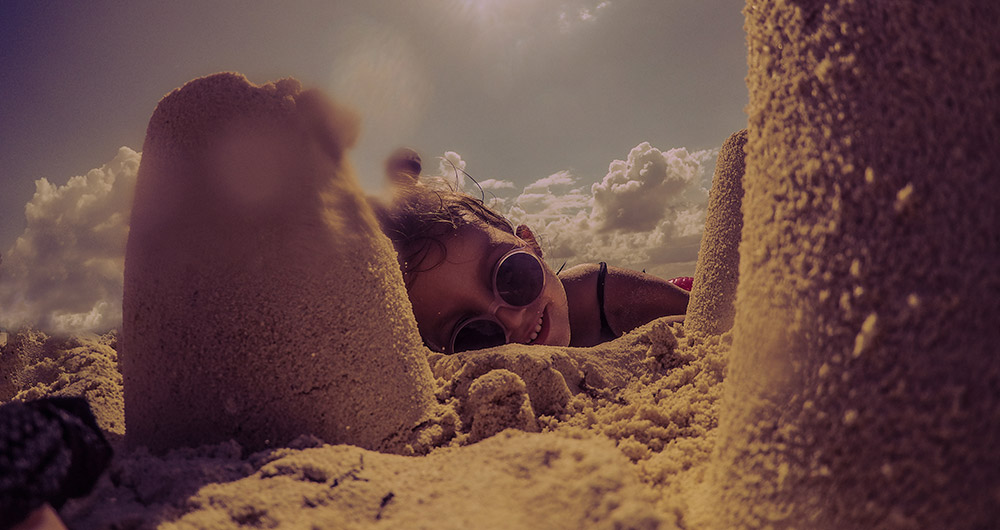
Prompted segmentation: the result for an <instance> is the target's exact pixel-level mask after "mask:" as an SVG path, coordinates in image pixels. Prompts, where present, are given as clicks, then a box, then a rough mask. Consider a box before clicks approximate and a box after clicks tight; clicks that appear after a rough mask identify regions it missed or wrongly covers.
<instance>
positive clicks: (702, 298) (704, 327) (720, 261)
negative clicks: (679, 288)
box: [684, 129, 747, 335]
mask: <svg viewBox="0 0 1000 530" xmlns="http://www.w3.org/2000/svg"><path fill="white" fill-rule="evenodd" d="M746 143H747V131H746V130H745V129H744V130H742V131H738V132H735V133H733V135H732V136H730V137H729V138H728V139H726V141H725V143H723V144H722V148H721V149H720V150H719V158H718V161H717V162H716V163H715V174H714V175H713V176H712V189H711V190H709V193H708V211H707V213H706V214H705V232H704V234H703V235H702V236H701V247H700V248H699V249H698V264H697V266H696V267H695V271H694V283H695V285H703V286H704V287H703V288H700V289H697V290H696V291H695V292H693V293H691V300H690V301H689V302H688V308H687V315H686V317H685V320H684V322H685V328H686V329H687V330H688V332H689V333H703V334H707V335H719V334H721V333H725V332H726V331H729V329H730V328H732V327H733V320H734V319H735V318H736V306H735V301H736V286H737V285H738V284H739V274H740V271H739V268H740V253H739V245H740V235H741V233H742V230H743V210H742V204H743V173H744V158H745V154H744V152H743V147H744V146H745V145H746Z"/></svg>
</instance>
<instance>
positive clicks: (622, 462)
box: [4, 322, 729, 529]
mask: <svg viewBox="0 0 1000 530" xmlns="http://www.w3.org/2000/svg"><path fill="white" fill-rule="evenodd" d="M728 341H729V338H728V335H723V336H721V337H718V336H716V337H711V338H708V339H707V340H706V339H700V338H691V337H684V336H683V328H682V327H681V326H680V325H677V324H673V325H669V324H667V323H665V322H654V323H651V324H650V325H647V326H645V327H643V328H640V329H638V330H636V331H634V332H632V333H630V334H628V335H626V336H625V337H622V338H621V339H619V340H617V341H615V342H612V343H608V344H605V345H602V346H598V347H595V348H590V349H572V348H551V347H535V348H525V347H518V346H508V347H502V348H496V349H493V350H486V351H483V352H477V353H465V354H460V355H455V356H443V355H440V354H433V355H431V356H430V358H429V361H430V366H432V367H433V376H434V377H435V380H436V385H435V386H436V398H437V401H438V402H439V404H440V407H441V408H442V410H445V411H447V412H446V414H445V416H448V415H450V419H451V421H440V422H438V423H437V424H436V425H437V430H435V429H426V430H425V434H424V435H425V436H426V437H427V438H426V440H425V442H426V443H427V444H428V445H435V444H436V445H437V446H439V447H438V448H437V449H435V450H434V451H432V452H430V454H429V455H427V456H420V457H417V456H410V457H406V456H395V455H389V454H384V453H378V452H374V451H369V450H365V449H362V448H360V447H356V446H350V445H327V444H324V442H323V441H322V440H320V439H319V438H317V437H315V436H310V435H304V436H300V437H298V438H297V439H295V440H293V441H291V442H289V443H287V444H284V446H283V447H279V448H275V449H266V450H261V451H256V452H254V451H252V450H250V449H248V448H247V447H245V446H242V445H240V444H239V443H238V442H236V441H227V442H223V443H219V444H205V445H202V446H199V447H195V448H180V449H174V450H171V451H168V452H167V453H166V454H163V455H156V454H151V453H150V452H149V451H148V450H147V449H146V448H140V449H137V450H131V449H127V448H126V447H125V444H124V443H123V442H121V441H117V442H116V443H115V446H116V451H117V455H116V457H115V460H114V462H113V463H112V466H111V468H110V470H109V472H108V473H107V474H106V475H105V476H104V477H103V478H102V479H101V481H100V482H99V484H98V487H97V490H96V491H95V492H94V493H93V494H92V495H91V496H89V497H87V498H85V499H82V500H79V501H74V502H71V503H70V504H69V505H68V506H67V507H66V508H64V509H63V511H62V514H63V516H64V518H65V519H66V520H67V523H68V524H69V525H70V526H71V527H72V528H84V529H86V528H154V527H157V526H162V527H164V528H237V527H241V526H253V527H259V526H264V527H288V528H296V527H300V526H302V525H303V524H307V523H308V524H314V525H318V526H319V527H324V528H369V527H378V526H379V525H382V526H387V527H406V528H460V527H469V526H472V527H477V528H510V527H511V526H512V525H513V526H515V527H541V528H680V527H682V526H681V525H683V524H684V523H685V517H686V514H687V513H688V512H689V511H691V508H690V506H691V505H692V504H693V503H697V502H700V499H699V498H698V497H697V495H696V494H697V493H698V492H699V488H702V489H703V486H704V485H705V483H706V479H707V475H706V474H705V470H706V467H707V466H705V464H706V463H707V462H709V460H710V456H711V451H712V447H713V440H714V432H715V427H716V425H717V418H718V403H719V401H720V397H721V394H722V387H723V385H722V384H721V382H722V379H723V372H724V370H725V355H726V351H727V349H728ZM14 343H15V344H16V345H17V347H16V348H8V349H7V350H5V352H4V358H5V359H18V360H19V363H20V365H21V366H22V368H21V369H20V370H19V373H21V374H24V377H22V378H21V379H20V380H19V381H20V383H18V384H14V383H11V384H8V385H7V386H5V391H7V392H8V393H9V392H11V391H14V392H15V394H16V396H17V398H18V399H20V398H27V397H35V396H39V395H43V394H46V393H48V392H51V391H52V386H51V385H50V384H49V383H48V382H46V381H45V380H42V379H40V378H38V377H37V374H39V373H40V372H41V371H42V370H43V368H44V367H46V366H61V367H62V368H59V369H58V370H55V372H57V373H59V374H60V376H61V377H62V378H63V379H65V380H72V381H81V382H82V381H89V382H90V384H91V386H93V387H95V388H97V387H100V388H108V389H116V390H117V392H118V394H117V395H118V396H119V399H118V401H112V400H105V401H99V400H91V403H92V404H93V406H94V408H95V410H96V411H97V412H98V417H99V418H102V417H114V416H115V414H117V417H118V418H119V421H120V418H121V416H122V410H121V407H122V401H121V399H120V396H121V379H120V376H118V374H117V371H116V370H114V366H115V365H114V363H108V364H107V365H106V366H107V367H110V368H111V371H110V372H107V371H86V370H82V371H77V367H78V366H85V365H88V362H86V361H85V360H86V359H90V361H89V364H97V363H98V361H101V360H104V359H107V358H111V359H113V358H114V356H115V352H114V350H113V349H111V348H110V347H109V344H110V345H112V346H113V345H114V344H115V343H114V335H113V334H112V335H108V336H106V337H103V338H98V337H91V338H89V339H84V338H81V339H73V340H71V341H69V342H63V341H60V340H57V339H51V338H48V337H46V336H45V335H44V334H40V333H36V332H24V333H22V334H19V335H17V336H16V337H15V341H14ZM74 362H75V363H76V364H75V365H74V364H71V363H74ZM83 388H85V387H84V386H81V385H78V386H77V390H78V391H79V390H82V389H83ZM57 393H59V392H57ZM60 395H79V394H76V393H74V392H69V393H68V394H67V393H65V392H63V393H60ZM86 395H88V396H92V395H93V394H86ZM525 409H527V413H525ZM101 424H102V428H104V426H105V425H107V424H108V422H107V420H102V423H101ZM113 425H114V424H112V426H113ZM118 425H120V424H118ZM447 426H451V427H452V430H451V431H448V430H447V429H446V428H445V427H447ZM511 428H514V429H515V430H512V429H511ZM516 429H519V430H521V431H534V432H519V431H518V430H516ZM112 432H114V431H112ZM117 432H119V433H120V431H117ZM497 432H499V434H496V433H497Z"/></svg>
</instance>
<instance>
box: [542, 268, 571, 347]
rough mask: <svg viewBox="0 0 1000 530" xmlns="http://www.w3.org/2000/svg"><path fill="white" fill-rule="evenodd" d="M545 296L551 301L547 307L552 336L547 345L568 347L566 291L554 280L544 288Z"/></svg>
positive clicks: (568, 330)
mask: <svg viewBox="0 0 1000 530" xmlns="http://www.w3.org/2000/svg"><path fill="white" fill-rule="evenodd" d="M546 291H547V292H546V294H547V295H548V297H549V299H550V300H551V301H552V303H551V305H550V306H549V318H551V319H552V322H551V326H552V336H550V337H549V341H548V343H549V344H557V343H558V344H560V345H562V346H568V345H569V340H570V326H569V303H568V302H567V301H566V291H565V290H564V289H563V288H562V283H561V282H559V280H558V279H554V281H553V284H550V285H549V286H548V287H547V288H546Z"/></svg>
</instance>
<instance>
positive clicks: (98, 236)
mask: <svg viewBox="0 0 1000 530" xmlns="http://www.w3.org/2000/svg"><path fill="white" fill-rule="evenodd" d="M139 158H140V155H139V153H136V152H135V151H132V150H131V149H129V148H127V147H122V148H121V149H119V150H118V153H117V155H116V156H115V157H114V159H113V160H111V161H110V162H108V163H107V164H106V165H104V166H103V167H101V168H100V169H93V170H91V171H89V172H88V173H87V174H86V175H83V176H76V177H72V178H70V179H69V181H68V182H67V183H66V184H65V185H62V186H57V185H54V184H52V183H50V182H49V181H48V180H46V179H44V178H43V179H39V180H38V181H36V182H35V187H36V191H35V195H34V197H32V199H31V201H29V202H28V204H27V205H26V206H25V208H24V210H25V217H26V219H27V227H26V228H25V230H24V233H23V234H21V236H20V237H18V239H17V241H16V242H15V243H14V245H13V246H12V247H11V248H10V250H8V251H7V252H6V253H5V254H4V255H3V262H2V263H0V326H3V327H7V328H16V327H19V326H21V325H25V324H30V325H34V326H36V327H38V328H40V329H42V330H44V331H48V332H54V333H73V332H78V331H86V330H105V329H110V328H112V327H117V326H119V325H120V324H121V312H122V307H121V300H122V280H123V270H124V262H125V258H124V257H125V242H126V239H127V236H128V221H129V220H128V216H129V212H130V210H131V201H132V194H133V190H134V189H135V179H136V173H137V171H138V168H139Z"/></svg>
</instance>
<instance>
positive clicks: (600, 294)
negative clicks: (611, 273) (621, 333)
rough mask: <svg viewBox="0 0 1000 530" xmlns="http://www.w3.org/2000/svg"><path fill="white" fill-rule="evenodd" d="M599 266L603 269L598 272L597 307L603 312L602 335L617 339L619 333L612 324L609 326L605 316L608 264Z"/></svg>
mask: <svg viewBox="0 0 1000 530" xmlns="http://www.w3.org/2000/svg"><path fill="white" fill-rule="evenodd" d="M599 265H600V266H601V269H600V270H599V271H597V307H598V309H600V312H601V334H607V335H611V336H612V337H616V336H617V333H615V332H614V330H613V329H611V324H608V316H607V315H606V314H604V277H605V276H607V275H608V264H607V263H605V262H603V261H602V262H601V263H599Z"/></svg>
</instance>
